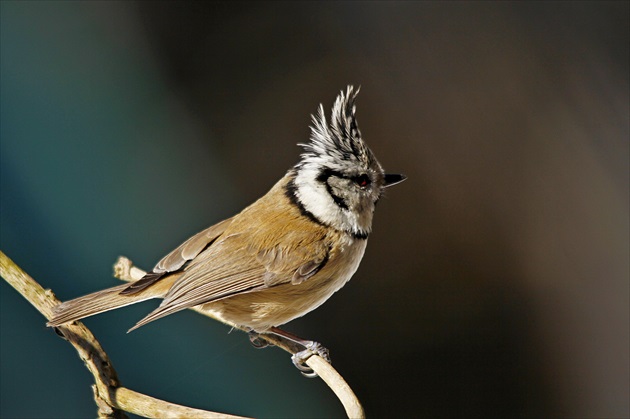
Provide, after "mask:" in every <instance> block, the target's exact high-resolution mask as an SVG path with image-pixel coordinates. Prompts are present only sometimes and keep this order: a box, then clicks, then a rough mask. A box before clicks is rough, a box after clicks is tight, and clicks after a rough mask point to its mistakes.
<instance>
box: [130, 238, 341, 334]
mask: <svg viewBox="0 0 630 419" xmlns="http://www.w3.org/2000/svg"><path fill="white" fill-rule="evenodd" d="M294 227H295V226H294ZM298 227H299V226H298ZM327 242H328V240H327V239H326V235H325V233H320V234H313V231H312V229H309V228H306V229H300V228H294V229H292V230H287V229H286V228H285V229H274V228H273V226H271V227H270V228H252V229H248V230H244V231H238V230H237V231H233V230H232V229H230V231H228V232H226V233H225V234H224V235H223V236H221V237H220V238H219V239H218V240H217V241H215V242H214V243H213V244H212V245H211V246H210V247H208V248H207V249H206V250H204V251H203V252H202V253H200V254H199V255H198V256H197V257H196V258H194V259H193V260H192V261H191V262H190V264H189V265H188V266H187V267H186V268H185V271H184V273H183V275H182V276H181V277H180V278H179V279H178V280H177V281H176V282H175V284H173V286H172V287H171V289H170V290H169V291H168V293H167V294H166V296H165V297H164V301H162V304H160V306H159V307H158V308H157V309H156V310H154V311H153V312H152V313H150V314H149V315H148V316H146V317H145V318H144V319H142V320H141V321H140V322H138V323H137V324H136V326H134V327H133V328H132V329H130V331H131V330H134V329H136V328H138V327H140V326H143V325H145V324H147V323H149V322H151V321H153V320H157V319H159V318H161V317H164V316H166V315H168V314H171V313H174V312H176V311H179V310H182V309H184V308H189V307H194V306H196V305H199V304H204V303H208V302H211V301H216V300H220V299H223V298H226V297H230V296H234V295H237V294H241V293H246V292H252V291H258V290H262V289H265V288H268V287H271V286H275V285H279V284H282V283H287V282H291V283H293V284H299V283H301V282H303V281H304V280H306V279H308V278H310V277H311V276H313V275H314V274H315V273H317V272H318V271H319V270H320V269H321V268H322V267H323V266H324V265H325V264H326V262H327V261H328V257H329V251H330V246H329V244H328V243H327ZM251 243H258V244H259V245H258V246H253V245H251Z"/></svg>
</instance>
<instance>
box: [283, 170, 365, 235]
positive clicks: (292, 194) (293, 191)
mask: <svg viewBox="0 0 630 419" xmlns="http://www.w3.org/2000/svg"><path fill="white" fill-rule="evenodd" d="M284 194H285V195H286V197H287V198H289V202H291V203H292V204H293V205H295V207H296V208H297V209H298V210H300V214H302V215H303V216H304V217H306V218H308V219H309V220H311V221H312V222H314V223H316V224H319V225H321V226H324V227H330V226H329V225H328V224H326V223H324V222H323V221H322V220H320V219H319V218H317V217H316V216H315V214H313V213H312V212H310V211H309V210H307V209H306V208H304V204H302V202H300V200H299V199H298V196H297V186H295V178H293V179H291V180H290V181H289V182H288V183H287V184H286V186H285V187H284ZM330 228H332V227H330ZM344 232H345V233H347V234H349V235H350V236H352V238H353V239H356V240H365V239H367V238H368V236H369V235H370V233H367V232H363V231H362V232H354V231H347V230H344Z"/></svg>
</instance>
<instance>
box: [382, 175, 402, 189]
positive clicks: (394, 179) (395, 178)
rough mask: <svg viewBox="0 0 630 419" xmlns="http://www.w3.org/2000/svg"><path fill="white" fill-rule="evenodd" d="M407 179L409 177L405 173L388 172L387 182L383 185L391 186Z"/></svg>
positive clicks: (385, 186)
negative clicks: (393, 173) (394, 173)
mask: <svg viewBox="0 0 630 419" xmlns="http://www.w3.org/2000/svg"><path fill="white" fill-rule="evenodd" d="M405 179H407V176H405V175H392V174H386V175H385V184H384V185H383V187H384V188H389V187H390V186H394V185H396V184H398V183H400V182H402V181H403V180H405Z"/></svg>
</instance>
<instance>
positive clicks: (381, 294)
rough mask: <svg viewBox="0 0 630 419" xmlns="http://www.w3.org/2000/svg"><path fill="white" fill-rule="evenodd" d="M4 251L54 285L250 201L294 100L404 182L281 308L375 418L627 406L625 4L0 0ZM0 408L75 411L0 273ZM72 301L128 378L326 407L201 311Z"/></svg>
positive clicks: (72, 290) (66, 293) (298, 412)
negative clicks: (326, 289)
mask: <svg viewBox="0 0 630 419" xmlns="http://www.w3.org/2000/svg"><path fill="white" fill-rule="evenodd" d="M0 12H1V14H0V17H1V21H0V35H1V38H0V40H1V56H0V58H1V63H0V70H1V73H0V75H1V80H0V88H1V95H0V101H1V102H0V103H1V113H0V118H1V121H0V122H1V128H0V140H1V144H0V145H1V149H0V150H1V156H0V162H1V164H0V174H1V178H0V186H1V194H2V195H1V203H0V222H1V224H0V226H1V238H0V249H1V250H2V251H4V252H5V253H6V254H7V255H8V256H9V257H11V258H12V259H13V260H14V261H15V262H17V263H18V264H19V265H20V266H21V267H22V268H23V269H25V270H26V271H27V272H28V273H29V274H31V275H32V276H33V277H34V278H35V279H36V280H37V281H38V282H39V283H40V284H42V286H44V287H47V288H51V289H52V290H53V291H54V292H55V293H56V295H57V296H58V297H59V298H60V299H64V300H65V299H70V298H73V297H77V296H79V295H83V294H86V293H89V292H92V291H96V290H99V289H102V288H105V287H108V286H112V285H116V284H117V280H116V279H114V278H112V275H111V272H112V269H111V266H112V264H113V262H114V261H115V259H116V257H117V256H118V255H126V256H128V257H130V258H131V259H132V260H133V261H134V262H135V263H136V264H137V265H138V266H140V267H144V268H151V267H152V266H153V265H154V264H155V263H156V262H157V260H159V259H160V258H161V257H162V256H163V255H164V254H165V253H166V252H168V251H170V250H171V249H172V248H173V247H175V246H176V245H178V244H179V243H180V242H182V241H183V240H184V239H186V238H187V237H189V236H190V235H192V234H194V233H196V232H197V231H199V230H201V229H203V228H205V227H207V226H209V225H211V224H214V223H215V222H217V221H219V220H221V219H223V218H226V217H229V216H231V215H233V214H234V213H236V212H238V211H239V210H240V209H242V208H243V207H244V206H245V205H247V204H249V203H251V202H252V201H254V200H255V199H257V198H258V197H259V196H261V195H263V194H264V193H265V192H266V191H267V190H268V189H269V188H270V187H271V186H272V185H273V184H274V183H275V181H276V180H277V179H279V178H280V177H281V176H282V175H283V174H284V173H285V171H286V170H287V169H288V168H289V167H291V166H292V165H293V164H295V163H296V162H297V160H298V155H299V153H300V149H299V148H298V147H297V146H296V143H298V142H304V141H306V140H307V139H308V135H309V129H308V125H309V123H310V119H309V116H310V114H311V113H313V112H315V111H316V108H317V106H318V104H319V103H320V102H321V103H323V104H324V105H325V107H326V108H327V109H329V108H330V106H331V104H332V102H333V100H334V98H335V96H336V94H337V93H338V92H339V91H340V90H342V89H344V88H345V86H346V85H348V84H354V85H361V94H360V95H359V97H358V101H357V109H358V111H357V112H358V121H359V126H360V128H361V131H362V133H363V136H364V138H365V139H366V141H367V142H368V143H369V145H370V146H371V148H372V149H373V151H374V152H375V154H376V155H377V156H378V158H379V160H380V161H381V163H382V164H383V166H384V167H385V168H386V169H387V170H389V171H392V172H402V173H405V174H407V175H408V177H409V179H408V180H407V181H406V182H405V183H403V184H402V185H400V186H397V187H396V188H392V189H391V190H389V191H388V196H387V197H386V199H384V200H383V201H382V202H381V203H380V204H379V206H378V209H377V213H376V216H375V222H374V232H373V234H372V235H371V237H370V244H369V246H368V249H367V253H366V255H365V258H364V260H363V262H362V265H361V267H360V268H359V270H358V272H357V273H356V274H355V276H354V278H353V279H352V281H350V283H349V284H348V285H347V286H346V287H345V288H343V289H342V290H341V291H340V292H338V293H337V294H335V295H334V296H333V298H332V299H331V300H329V301H328V302H327V303H326V304H324V305H323V306H322V307H320V308H319V309H318V310H316V311H314V312H312V313H311V314H309V315H307V316H306V317H304V318H302V319H298V320H295V321H293V322H291V323H289V324H288V325H287V326H286V329H287V330H290V331H292V332H294V333H296V334H298V335H301V336H304V337H306V338H310V339H315V340H317V341H320V342H322V343H323V344H324V345H325V346H327V347H328V348H329V349H330V350H331V354H332V359H333V365H334V366H335V367H336V368H337V369H338V370H339V371H340V372H341V374H342V375H343V376H344V377H345V378H346V379H347V381H348V382H349V384H350V385H351V386H352V387H353V389H354V390H355V392H356V393H357V395H358V397H359V398H360V400H361V401H362V402H363V404H364V407H365V409H366V412H367V414H368V416H369V417H381V416H387V417H412V416H413V417H515V416H522V417H628V415H629V401H628V399H629V396H628V395H629V394H630V388H629V380H630V378H629V375H630V374H629V331H628V330H629V261H628V254H629V238H628V236H629V196H628V195H629V184H628V183H629V157H628V156H629V120H628V118H629V117H628V115H629V81H628V74H629V59H628V46H629V44H630V39H629V26H630V25H629V3H628V2H600V1H597V2H544V3H543V2H514V3H512V2H499V3H494V2H480V3H477V2H465V3H464V2H445V3H442V2H400V3H399V2H387V3H385V2H383V3H378V2H370V3H360V2H334V3H332V2H326V3H319V2H317V3H316V2H308V3H297V2H296V3H265V2H253V3H229V4H228V3H209V2H192V3H186V2H159V3H157V2H138V3H130V2H52V1H48V2H13V1H2V2H0ZM0 291H1V306H0V307H1V316H0V321H1V327H0V333H1V370H0V377H1V378H0V379H1V393H0V394H1V402H0V416H2V417H7V418H9V417H11V418H18V417H32V418H34V417H59V418H61V417H68V418H71V417H72V418H75V417H93V416H94V414H95V411H96V408H95V405H94V402H93V400H92V394H91V390H90V385H91V384H92V378H91V376H90V375H89V373H88V372H87V370H86V369H85V367H84V366H83V365H82V362H81V361H80V359H79V358H78V356H77V354H76V352H75V351H74V349H73V348H72V347H71V346H70V345H69V344H67V343H66V342H64V341H63V340H61V339H59V338H58V337H57V336H56V335H55V333H54V332H53V331H52V330H49V329H47V328H46V327H45V320H44V318H43V317H42V316H41V315H40V314H39V313H38V312H36V310H35V309H33V308H32V307H31V306H30V305H29V304H28V303H27V302H26V301H25V300H24V299H23V298H22V297H21V296H19V295H18V293H17V292H16V291H15V290H13V289H12V288H11V287H10V286H8V284H7V283H6V282H4V281H0ZM157 304H158V302H157V301H152V302H146V303H142V304H140V305H136V306H132V307H128V308H124V309H121V310H118V311H115V312H110V313H107V314H103V315H100V316H97V317H93V318H90V319H88V320H86V322H85V323H86V324H87V325H88V327H90V328H91V330H92V331H93V332H94V333H95V335H96V336H97V338H98V339H99V340H100V342H101V344H102V345H103V346H104V348H105V350H106V351H107V352H108V353H109V355H110V356H111V358H112V361H113V364H114V366H115V368H116V369H117V371H118V373H119V376H120V378H121V380H122V383H123V384H124V385H125V386H127V387H129V388H131V389H134V390H136V391H140V392H144V393H146V394H149V395H152V396H155V397H159V398H163V399H166V400H169V401H173V402H176V403H180V404H185V405H189V406H193V407H198V408H205V409H210V410H216V411H219V412H229V413H233V414H239V415H249V416H256V417H337V416H343V414H344V411H343V409H342V407H341V405H340V404H339V402H338V401H337V399H336V398H335V397H334V395H333V393H332V392H331V391H330V390H329V389H328V388H327V387H326V386H325V385H324V384H323V382H322V381H321V380H319V379H315V380H308V379H306V378H303V377H302V376H301V375H300V374H299V373H298V372H297V370H296V369H295V368H294V367H293V366H292V364H291V362H290V359H289V356H288V355H287V354H286V353H284V352H283V351H281V350H279V349H276V348H268V349H265V350H256V349H254V348H253V347H252V346H251V345H250V343H249V341H248V339H247V336H246V335H245V334H243V333H240V332H233V333H231V334H230V333H228V332H229V328H228V327H226V326H224V325H222V324H219V323H217V322H214V321H212V320H209V319H207V318H204V317H202V316H199V315H197V314H195V313H192V312H181V313H178V314H175V315H173V316H169V317H167V318H165V319H163V320H160V321H159V322H155V323H152V324H150V325H148V326H146V327H143V328H142V329H140V330H138V331H136V332H134V333H131V334H126V333H125V332H126V330H127V329H128V328H129V327H130V326H132V325H133V324H135V322H136V321H137V320H139V319H140V318H142V317H143V316H144V315H145V314H146V313H148V312H149V311H151V310H152V309H153V308H154V307H156V306H157Z"/></svg>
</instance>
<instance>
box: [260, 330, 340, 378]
mask: <svg viewBox="0 0 630 419" xmlns="http://www.w3.org/2000/svg"><path fill="white" fill-rule="evenodd" d="M265 333H272V334H274V335H276V336H280V337H281V338H284V339H286V340H288V341H290V342H293V343H295V344H298V345H300V346H303V347H304V348H305V349H304V350H302V351H299V352H296V353H295V354H293V356H292V357H291V361H293V365H295V367H296V368H297V369H298V370H300V372H301V373H302V375H303V376H305V377H308V378H314V377H317V373H315V372H314V371H313V370H312V369H311V368H310V367H309V366H308V365H306V360H307V359H309V358H310V357H311V356H313V355H319V356H320V357H322V358H324V360H326V362H328V363H329V364H330V363H331V362H330V353H329V352H328V349H326V348H325V347H323V346H322V345H321V344H320V343H318V342H313V341H312V340H305V339H302V338H300V337H298V336H296V335H294V334H292V333H289V332H287V331H284V330H282V329H279V328H277V327H272V328H270V329H269V330H267V331H266V332H265Z"/></svg>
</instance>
